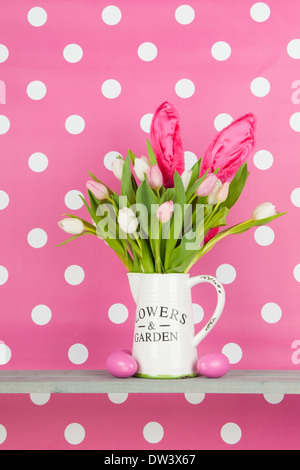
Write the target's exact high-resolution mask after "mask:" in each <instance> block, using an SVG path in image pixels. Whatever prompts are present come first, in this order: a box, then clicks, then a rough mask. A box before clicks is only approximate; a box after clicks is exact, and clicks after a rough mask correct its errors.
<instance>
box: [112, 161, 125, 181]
mask: <svg viewBox="0 0 300 470" xmlns="http://www.w3.org/2000/svg"><path fill="white" fill-rule="evenodd" d="M123 166H124V160H123V159H122V158H117V159H116V160H115V161H114V162H113V163H112V171H113V174H114V175H115V177H116V178H117V179H118V180H120V181H121V180H122V173H123Z"/></svg>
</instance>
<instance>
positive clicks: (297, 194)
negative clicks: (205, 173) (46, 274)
mask: <svg viewBox="0 0 300 470" xmlns="http://www.w3.org/2000/svg"><path fill="white" fill-rule="evenodd" d="M0 201H1V194H0ZM291 201H292V203H293V204H294V206H296V207H300V188H296V189H294V191H292V194H291ZM0 209H1V203H0Z"/></svg>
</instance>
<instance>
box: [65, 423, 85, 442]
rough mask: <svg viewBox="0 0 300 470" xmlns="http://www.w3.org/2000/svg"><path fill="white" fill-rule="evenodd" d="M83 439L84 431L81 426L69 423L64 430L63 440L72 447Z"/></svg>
mask: <svg viewBox="0 0 300 470" xmlns="http://www.w3.org/2000/svg"><path fill="white" fill-rule="evenodd" d="M84 438H85V429H84V427H83V426H82V425H81V424H78V423H71V424H69V425H68V426H67V427H66V429H65V439H66V441H67V442H68V443H69V444H72V445H74V446H76V445H78V444H80V443H81V442H82V441H83V440H84Z"/></svg>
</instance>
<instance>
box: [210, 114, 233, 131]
mask: <svg viewBox="0 0 300 470" xmlns="http://www.w3.org/2000/svg"><path fill="white" fill-rule="evenodd" d="M232 121H233V117H232V116H230V114H227V113H220V114H218V115H217V116H216V117H215V120H214V126H215V129H216V130H217V131H221V130H222V129H225V127H227V126H229V124H231V123H232Z"/></svg>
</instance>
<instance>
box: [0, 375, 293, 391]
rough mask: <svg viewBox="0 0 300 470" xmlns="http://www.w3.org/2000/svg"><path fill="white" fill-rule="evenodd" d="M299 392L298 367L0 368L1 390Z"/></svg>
mask: <svg viewBox="0 0 300 470" xmlns="http://www.w3.org/2000/svg"><path fill="white" fill-rule="evenodd" d="M120 392H123V393H244V394H245V393H250V394H252V393H256V394H258V393H259V394H262V393H274V394H276V393H280V394H300V371H298V370H297V371H295V370H231V371H229V372H228V374H226V375H225V376H224V377H222V378H219V379H209V378H206V377H203V376H199V377H195V378H189V379H176V380H163V379H162V380H155V379H142V378H137V377H130V378H128V379H117V378H115V377H112V376H111V375H110V374H109V373H108V372H107V371H105V370H55V371H52V370H43V371H39V370H34V371H19V370H15V371H12V370H11V371H0V393H120Z"/></svg>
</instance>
